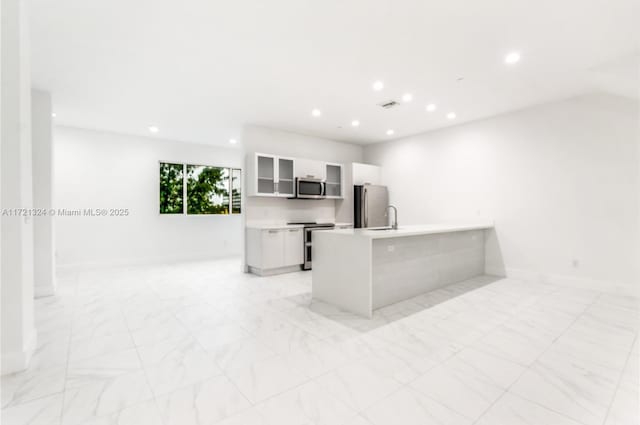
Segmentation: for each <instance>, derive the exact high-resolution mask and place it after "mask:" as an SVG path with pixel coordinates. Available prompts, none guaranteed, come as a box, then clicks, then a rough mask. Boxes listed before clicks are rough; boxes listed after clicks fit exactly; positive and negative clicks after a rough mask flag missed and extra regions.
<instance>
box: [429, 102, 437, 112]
mask: <svg viewBox="0 0 640 425" xmlns="http://www.w3.org/2000/svg"><path fill="white" fill-rule="evenodd" d="M436 108H437V107H436V104H435V103H430V104H428V105H427V112H433V111H435V110H436Z"/></svg>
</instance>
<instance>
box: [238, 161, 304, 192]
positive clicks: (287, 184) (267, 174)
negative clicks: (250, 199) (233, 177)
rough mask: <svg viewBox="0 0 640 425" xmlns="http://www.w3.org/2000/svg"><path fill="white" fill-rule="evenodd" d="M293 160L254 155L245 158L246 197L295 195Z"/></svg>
mask: <svg viewBox="0 0 640 425" xmlns="http://www.w3.org/2000/svg"><path fill="white" fill-rule="evenodd" d="M294 176H295V161H294V160H293V158H285V157H278V156H275V155H269V154H262V153H255V154H250V155H249V156H248V158H247V189H248V196H282V197H292V196H294V195H295V184H294V183H295V182H294Z"/></svg>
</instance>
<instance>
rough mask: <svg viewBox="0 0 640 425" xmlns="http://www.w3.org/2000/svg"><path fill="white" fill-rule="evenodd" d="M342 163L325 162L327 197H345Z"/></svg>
mask: <svg viewBox="0 0 640 425" xmlns="http://www.w3.org/2000/svg"><path fill="white" fill-rule="evenodd" d="M343 174H344V173H343V170H342V164H332V163H329V162H327V163H325V196H326V197H327V199H342V198H343V196H344V195H343V193H342V190H343V187H344V184H343Z"/></svg>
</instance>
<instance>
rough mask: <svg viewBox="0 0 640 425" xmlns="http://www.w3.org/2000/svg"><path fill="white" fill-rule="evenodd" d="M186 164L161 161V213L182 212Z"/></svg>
mask: <svg viewBox="0 0 640 425" xmlns="http://www.w3.org/2000/svg"><path fill="white" fill-rule="evenodd" d="M183 192H184V166H183V165H182V164H170V163H166V162H161V163H160V214H182V213H183V211H184V210H183V205H184V199H183V194H184V193H183Z"/></svg>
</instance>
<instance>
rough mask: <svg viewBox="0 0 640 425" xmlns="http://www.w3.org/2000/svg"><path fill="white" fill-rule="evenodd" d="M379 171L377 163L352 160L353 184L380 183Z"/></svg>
mask: <svg viewBox="0 0 640 425" xmlns="http://www.w3.org/2000/svg"><path fill="white" fill-rule="evenodd" d="M381 171H382V170H381V168H380V167H379V166H377V165H371V164H361V163H358V162H354V163H353V164H352V178H353V184H354V185H364V184H382V178H381V174H382V173H381Z"/></svg>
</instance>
